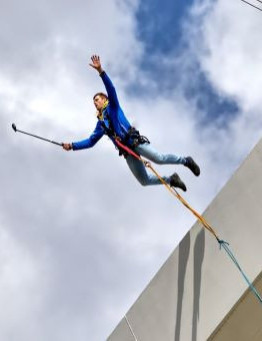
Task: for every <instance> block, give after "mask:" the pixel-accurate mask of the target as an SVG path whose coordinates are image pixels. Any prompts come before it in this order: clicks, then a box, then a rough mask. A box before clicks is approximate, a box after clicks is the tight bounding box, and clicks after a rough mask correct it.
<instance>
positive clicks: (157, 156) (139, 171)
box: [126, 143, 186, 186]
mask: <svg viewBox="0 0 262 341" xmlns="http://www.w3.org/2000/svg"><path fill="white" fill-rule="evenodd" d="M135 152H136V153H138V154H140V155H141V156H144V157H145V158H146V159H148V160H150V161H152V162H154V163H157V164H159V165H164V164H174V165H178V164H182V165H184V164H185V162H186V159H185V158H184V157H181V156H176V155H174V154H161V153H159V152H157V151H156V150H155V149H153V148H152V147H151V145H150V144H149V143H144V144H140V145H139V146H137V147H136V148H135ZM126 162H127V164H128V167H129V168H130V170H131V172H132V173H133V174H134V176H135V177H136V178H137V180H138V181H139V182H140V184H141V185H142V186H148V185H159V184H162V183H161V181H160V180H159V179H158V177H157V176H156V175H154V174H149V173H148V172H147V170H146V167H145V165H144V163H143V162H141V161H139V160H137V159H136V158H135V157H133V156H132V155H128V156H127V157H126ZM162 178H163V179H164V180H165V181H166V182H167V183H169V182H170V176H169V177H166V176H163V177H162Z"/></svg>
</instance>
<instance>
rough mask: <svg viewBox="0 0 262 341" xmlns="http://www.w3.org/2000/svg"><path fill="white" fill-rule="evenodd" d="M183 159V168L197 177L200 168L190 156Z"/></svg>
mask: <svg viewBox="0 0 262 341" xmlns="http://www.w3.org/2000/svg"><path fill="white" fill-rule="evenodd" d="M185 159H186V163H185V164H184V166H186V167H187V168H189V169H190V170H191V171H192V172H193V173H194V174H195V176H199V174H200V168H199V166H198V165H197V164H196V163H195V161H194V160H193V159H192V157H191V156H187V157H186V158H185Z"/></svg>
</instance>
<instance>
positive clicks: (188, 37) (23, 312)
mask: <svg viewBox="0 0 262 341" xmlns="http://www.w3.org/2000/svg"><path fill="white" fill-rule="evenodd" d="M0 4H1V11H0V48H1V53H0V63H1V68H0V107H1V113H0V121H1V124H0V132H1V137H2V143H1V144H0V155H1V167H0V184H1V185H0V186H1V197H0V306H1V311H0V339H1V340H7V341H29V340H37V341H46V340H48V341H72V340H77V341H84V340H85V341H86V340H92V341H100V340H105V339H106V338H107V336H109V334H110V333H111V332H112V331H113V329H114V328H115V326H116V325H117V323H118V322H119V321H120V319H121V318H122V317H123V316H124V314H125V313H126V312H127V310H128V309H129V308H130V306H131V304H132V303H133V302H134V301H135V299H136V298H137V297H138V295H139V294H140V293H141V291H142V290H143V289H144V288H145V286H146V285H147V283H148V282H149V280H150V279H151V278H152V276H153V275H154V274H155V273H156V271H157V270H158V269H159V267H160V266H161V265H162V264H163V262H164V261H165V260H166V258H167V257H168V255H169V254H170V253H171V251H172V250H173V249H174V248H175V247H176V246H177V245H178V243H179V242H180V241H181V239H182V238H183V236H184V235H185V233H186V232H187V231H188V230H189V229H190V228H191V226H192V224H193V223H194V217H192V216H191V214H190V212H188V211H186V210H185V208H184V207H183V206H182V205H181V204H180V203H178V202H176V201H175V200H174V198H173V197H172V196H170V195H169V194H168V192H167V191H166V190H165V189H164V188H161V186H156V187H146V188H145V187H142V186H141V185H139V183H138V182H137V181H136V179H135V178H134V177H133V176H132V174H131V173H130V171H129V169H128V167H127V165H126V162H125V160H124V159H123V158H119V157H118V154H117V151H116V150H115V149H114V147H113V145H112V143H111V142H110V141H109V140H108V138H106V137H104V138H103V139H102V140H100V141H99V143H98V144H97V145H96V146H95V147H94V148H93V149H89V150H84V151H78V152H68V153H67V152H65V151H63V150H62V149H61V148H59V147H57V146H54V145H51V144H48V143H45V142H42V141H39V140H36V139H33V138H30V137H28V136H24V135H21V134H18V133H17V134H15V133H14V132H13V130H12V129H11V124H12V123H13V122H15V123H16V125H17V128H18V129H22V130H26V131H29V132H32V133H35V134H39V135H42V136H45V137H47V138H50V139H54V140H58V141H61V142H62V141H63V142H71V141H77V140H81V139H84V138H86V137H88V136H89V134H90V133H91V132H92V131H93V128H94V126H95V124H96V116H95V108H94V106H93V103H92V96H93V94H94V93H96V92H98V91H101V90H102V91H103V90H104V88H103V84H102V82H101V79H100V78H99V77H98V75H97V73H96V72H95V71H94V70H93V69H91V68H90V67H89V66H88V63H89V59H90V56H91V54H93V53H96V54H99V55H100V57H101V60H102V64H103V67H104V69H105V70H106V71H107V73H108V74H109V76H110V77H111V79H112V80H113V82H114V84H115V87H116V89H117V92H118V96H119V100H120V103H121V106H122V108H123V109H124V111H125V113H126V115H127V116H128V117H129V119H130V121H131V122H132V123H133V124H135V125H136V126H137V127H138V128H139V130H140V132H141V133H143V134H144V135H146V136H147V137H148V138H149V139H150V141H151V143H152V145H153V146H154V147H155V148H157V149H159V150H160V151H163V152H174V153H176V154H178V155H192V156H193V157H194V158H195V160H196V161H197V162H198V163H199V165H200V167H201V176H200V177H199V178H196V177H194V176H193V175H192V173H191V172H190V171H189V170H188V169H186V168H184V167H182V166H177V167H171V166H156V169H157V170H158V171H159V172H161V174H163V175H169V174H172V173H173V172H174V170H177V172H178V173H179V174H180V176H181V177H182V178H183V179H184V181H185V182H186V184H187V187H188V192H187V193H186V194H185V198H186V199H188V201H189V202H190V203H191V204H192V205H193V206H194V207H195V208H196V209H197V210H199V211H200V212H202V211H203V210H204V209H205V208H206V206H207V205H208V204H209V202H210V201H211V200H212V199H213V198H214V197H215V196H216V194H217V193H218V192H219V190H220V189H221V188H222V186H223V185H224V184H225V183H226V181H227V180H228V179H229V178H230V176H231V175H232V174H233V172H234V171H235V169H236V168H237V167H238V166H239V165H240V164H241V162H242V161H243V160H244V158H245V157H246V155H247V154H248V153H249V152H250V151H251V149H252V148H253V147H254V145H255V144H256V143H257V142H258V140H259V139H260V137H261V133H262V128H261V123H262V115H261V107H262V96H261V89H262V72H261V65H262V45H261V32H262V15H261V12H259V11H257V10H255V9H254V8H252V7H250V6H247V5H245V4H244V3H243V2H241V1H240V0H231V1H228V0H217V1H209V0H186V1H185V0H176V1H172V0H168V1H166V2H165V3H163V1H160V0H143V1H141V0H110V1H102V0H90V1H84V0H75V1H69V0H67V1H61V0H52V1H51V0H46V1H41V0H40V1H37V2H36V1H32V0H24V1H20V2H19V1H14V0H9V1H1V2H0ZM247 185H248V184H247ZM218 232H219V231H218ZM214 247H216V244H214Z"/></svg>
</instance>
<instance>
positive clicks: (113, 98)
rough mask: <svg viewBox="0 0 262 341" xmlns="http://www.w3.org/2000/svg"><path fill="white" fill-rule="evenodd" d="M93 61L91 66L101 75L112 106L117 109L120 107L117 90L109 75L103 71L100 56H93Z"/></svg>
mask: <svg viewBox="0 0 262 341" xmlns="http://www.w3.org/2000/svg"><path fill="white" fill-rule="evenodd" d="M91 60H92V63H90V64H89V65H90V66H92V68H94V69H95V70H97V71H98V72H99V75H100V77H101V78H102V80H103V83H104V85H105V87H106V91H107V95H108V99H109V102H110V104H111V105H112V106H115V107H117V106H119V102H118V98H117V94H116V89H115V87H114V85H113V83H112V82H111V80H110V78H109V77H108V75H107V74H106V73H105V71H104V70H103V68H102V65H101V62H100V58H99V56H97V55H93V56H92V57H91Z"/></svg>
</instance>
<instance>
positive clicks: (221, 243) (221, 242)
mask: <svg viewBox="0 0 262 341" xmlns="http://www.w3.org/2000/svg"><path fill="white" fill-rule="evenodd" d="M115 141H116V143H117V145H118V146H119V148H121V149H124V150H125V151H126V152H127V153H128V154H130V155H132V156H134V157H135V158H136V159H138V160H140V161H141V162H143V163H144V165H145V167H147V168H149V169H150V170H151V171H152V172H153V173H154V174H155V175H156V176H157V177H158V179H159V180H160V181H161V183H162V184H163V185H164V186H165V187H166V189H167V190H168V191H169V192H170V193H171V194H172V195H173V196H175V197H176V198H177V199H178V200H179V201H180V202H181V203H182V204H183V205H184V206H185V207H186V208H187V209H188V210H189V211H191V212H192V213H193V214H194V216H195V217H196V218H197V219H198V220H199V221H200V222H201V223H202V225H203V226H204V227H205V228H206V229H207V230H208V231H209V232H210V233H212V234H213V236H214V237H215V238H216V240H217V242H218V243H219V246H220V249H221V247H223V249H224V250H225V251H226V252H227V254H228V255H229V257H230V258H231V259H232V261H233V262H234V263H235V265H236V267H237V268H238V270H239V271H240V272H241V274H242V275H243V277H244V279H245V280H246V282H247V284H248V286H249V288H250V290H251V291H252V292H253V293H254V294H255V296H256V297H257V298H258V300H259V301H260V303H261V304H262V298H261V296H260V295H259V293H258V291H257V290H256V288H255V287H254V285H253V284H252V283H251V282H250V280H249V279H248V277H247V276H246V274H245V273H244V271H243V270H242V269H241V267H240V265H239V263H238V262H237V260H236V258H235V257H234V255H233V253H232V251H231V250H230V249H229V246H228V245H229V243H227V242H225V241H223V240H221V239H219V237H218V235H217V234H216V232H215V230H214V229H213V228H212V226H211V225H210V224H209V223H208V222H207V221H206V220H205V218H204V217H202V216H201V215H200V214H199V213H198V212H197V211H196V210H195V209H194V208H193V207H191V206H190V205H189V204H188V202H187V201H186V200H185V199H184V198H183V197H182V196H181V195H180V194H179V193H178V192H177V191H176V190H175V189H174V188H173V187H171V186H170V185H169V184H168V183H167V182H166V181H165V180H164V179H163V178H162V177H161V176H160V175H159V174H158V172H157V171H156V170H155V169H154V168H153V167H152V166H151V164H150V162H148V161H147V160H144V159H143V158H142V157H141V156H139V155H138V154H136V153H135V152H134V151H133V150H131V149H130V148H128V147H127V146H125V145H123V144H122V143H121V142H120V141H119V140H118V139H116V140H115ZM126 320H127V319H126ZM127 323H128V321H127ZM128 324H129V323H128ZM130 328H131V326H130ZM130 330H131V332H132V329H130ZM134 337H135V336H134Z"/></svg>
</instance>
